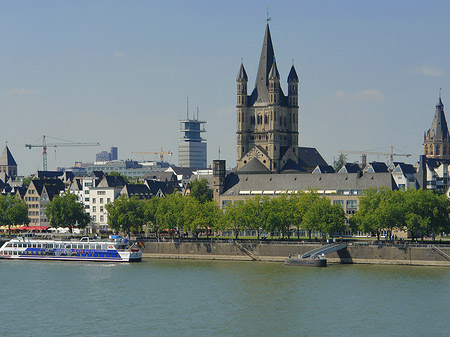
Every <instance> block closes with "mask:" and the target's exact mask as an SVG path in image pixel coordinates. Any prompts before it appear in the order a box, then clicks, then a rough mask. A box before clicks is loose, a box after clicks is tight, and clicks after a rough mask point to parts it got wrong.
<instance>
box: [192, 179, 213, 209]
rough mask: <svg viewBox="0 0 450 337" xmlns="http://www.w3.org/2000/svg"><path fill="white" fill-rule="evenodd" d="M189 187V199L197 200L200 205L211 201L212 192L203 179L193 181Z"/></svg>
mask: <svg viewBox="0 0 450 337" xmlns="http://www.w3.org/2000/svg"><path fill="white" fill-rule="evenodd" d="M190 185H191V197H193V198H195V199H197V201H199V202H200V203H202V204H203V203H205V202H208V201H211V200H213V190H212V189H211V188H209V185H208V181H207V180H206V179H205V178H203V179H200V180H193V181H191V182H190Z"/></svg>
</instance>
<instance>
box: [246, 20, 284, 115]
mask: <svg viewBox="0 0 450 337" xmlns="http://www.w3.org/2000/svg"><path fill="white" fill-rule="evenodd" d="M274 60H275V52H274V50H273V44H272V37H271V36H270V29H269V24H267V26H266V33H265V35H264V41H263V46H262V49H261V56H260V58H259V66H258V73H257V74H256V82H255V89H253V92H252V94H251V95H250V99H249V105H250V106H252V105H254V104H255V103H265V104H267V103H268V102H269V72H270V70H271V68H272V65H273V63H274ZM286 103H287V99H286V97H285V96H284V94H283V90H281V87H280V104H281V105H286Z"/></svg>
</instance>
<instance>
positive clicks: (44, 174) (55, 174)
mask: <svg viewBox="0 0 450 337" xmlns="http://www.w3.org/2000/svg"><path fill="white" fill-rule="evenodd" d="M63 174H64V172H62V171H37V173H36V175H35V176H34V177H35V178H36V179H54V178H59V177H62V176H63Z"/></svg>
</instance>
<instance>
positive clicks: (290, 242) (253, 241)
mask: <svg viewBox="0 0 450 337" xmlns="http://www.w3.org/2000/svg"><path fill="white" fill-rule="evenodd" d="M132 241H143V242H162V243H164V242H167V243H227V244H234V242H235V241H236V239H235V238H230V239H222V238H221V239H218V238H198V239H195V238H177V237H175V238H170V237H163V238H159V239H158V238H156V237H137V238H135V239H134V238H133V240H132ZM237 241H238V242H239V243H241V244H242V243H248V244H260V245H275V244H276V245H304V246H317V245H326V244H328V243H327V242H326V241H320V240H318V241H303V240H301V241H296V240H273V239H267V240H257V239H239V238H238V239H237ZM336 242H337V243H340V242H346V243H348V246H350V247H351V246H372V247H380V248H381V247H396V248H408V247H416V248H432V246H434V247H437V248H449V247H450V241H449V242H448V243H436V242H429V243H428V242H424V243H419V242H417V243H416V242H411V241H380V242H377V241H370V242H366V241H362V240H361V241H359V240H351V239H350V240H342V241H341V240H337V241H336Z"/></svg>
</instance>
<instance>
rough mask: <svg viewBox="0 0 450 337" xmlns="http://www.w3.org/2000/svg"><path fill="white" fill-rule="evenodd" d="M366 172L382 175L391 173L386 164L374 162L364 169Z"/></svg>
mask: <svg viewBox="0 0 450 337" xmlns="http://www.w3.org/2000/svg"><path fill="white" fill-rule="evenodd" d="M364 172H371V173H381V172H389V170H388V167H387V165H386V163H383V162H377V161H374V162H373V163H369V164H368V165H367V166H366V167H365V168H364Z"/></svg>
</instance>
